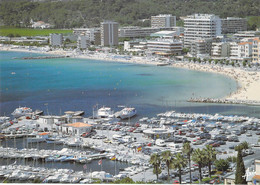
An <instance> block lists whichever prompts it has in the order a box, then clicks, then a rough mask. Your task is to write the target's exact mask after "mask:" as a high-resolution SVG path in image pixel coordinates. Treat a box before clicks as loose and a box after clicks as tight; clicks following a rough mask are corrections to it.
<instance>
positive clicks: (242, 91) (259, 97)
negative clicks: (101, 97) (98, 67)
mask: <svg viewBox="0 0 260 185" xmlns="http://www.w3.org/2000/svg"><path fill="white" fill-rule="evenodd" d="M0 51H14V52H28V53H39V54H50V55H60V56H70V58H78V59H88V60H102V61H107V62H122V63H131V64H143V65H157V64H158V63H159V61H151V60H150V59H148V58H146V57H139V56H132V57H131V58H130V59H126V58H114V56H115V55H112V54H111V55H108V54H104V53H100V54H98V55H97V54H91V55H79V54H75V53H74V52H73V51H64V50H61V49H60V50H54V51H48V52H47V51H44V50H38V51H37V50H28V49H23V48H11V47H10V46H1V47H0ZM168 66H169V67H175V68H181V69H188V70H195V71H201V72H209V73H215V74H221V75H224V76H227V77H229V78H232V79H234V80H235V81H236V83H237V86H238V88H237V89H236V91H234V92H232V93H231V94H229V95H227V96H225V97H222V98H220V99H222V100H229V101H240V100H242V101H259V102H260V93H259V92H260V72H259V71H245V70H242V69H240V68H233V67H228V66H225V67H224V66H213V65H208V64H203V65H202V64H194V63H188V62H178V63H173V64H171V65H168ZM205 98H207V97H205Z"/></svg>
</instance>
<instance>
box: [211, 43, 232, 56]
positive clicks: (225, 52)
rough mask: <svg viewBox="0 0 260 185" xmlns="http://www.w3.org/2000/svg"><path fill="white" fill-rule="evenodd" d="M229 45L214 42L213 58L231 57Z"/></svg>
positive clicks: (212, 47)
mask: <svg viewBox="0 0 260 185" xmlns="http://www.w3.org/2000/svg"><path fill="white" fill-rule="evenodd" d="M229 47H230V45H229V43H227V42H214V43H212V46H211V56H212V57H216V58H221V57H228V56H229V50H230V49H229Z"/></svg>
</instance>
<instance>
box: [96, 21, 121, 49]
mask: <svg viewBox="0 0 260 185" xmlns="http://www.w3.org/2000/svg"><path fill="white" fill-rule="evenodd" d="M100 31H101V45H102V46H117V45H118V23H117V22H113V21H105V22H102V23H101V28H100Z"/></svg>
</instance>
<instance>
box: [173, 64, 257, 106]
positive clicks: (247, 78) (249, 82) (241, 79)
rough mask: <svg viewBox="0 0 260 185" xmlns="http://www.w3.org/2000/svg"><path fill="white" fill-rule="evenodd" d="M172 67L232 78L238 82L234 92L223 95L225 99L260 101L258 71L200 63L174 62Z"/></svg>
mask: <svg viewBox="0 0 260 185" xmlns="http://www.w3.org/2000/svg"><path fill="white" fill-rule="evenodd" d="M172 66H173V67H178V68H185V69H189V70H196V71H204V72H212V73H218V74H222V75H226V76H229V77H230V78H233V79H235V80H236V81H237V83H238V89H237V91H236V92H233V93H232V94H230V95H228V96H226V97H223V98H224V99H227V100H250V101H260V93H259V92H260V72H259V71H258V72H255V71H245V70H242V69H239V68H232V67H221V66H212V65H201V64H193V63H175V64H173V65H172Z"/></svg>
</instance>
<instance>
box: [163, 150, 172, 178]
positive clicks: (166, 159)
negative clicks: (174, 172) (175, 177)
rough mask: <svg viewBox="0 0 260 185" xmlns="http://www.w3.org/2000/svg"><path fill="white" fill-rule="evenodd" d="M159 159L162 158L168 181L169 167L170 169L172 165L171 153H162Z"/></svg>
mask: <svg viewBox="0 0 260 185" xmlns="http://www.w3.org/2000/svg"><path fill="white" fill-rule="evenodd" d="M161 157H162V161H164V162H165V163H166V166H167V172H168V179H169V177H170V167H171V164H172V153H171V151H169V150H167V151H164V152H162V154H161Z"/></svg>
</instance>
